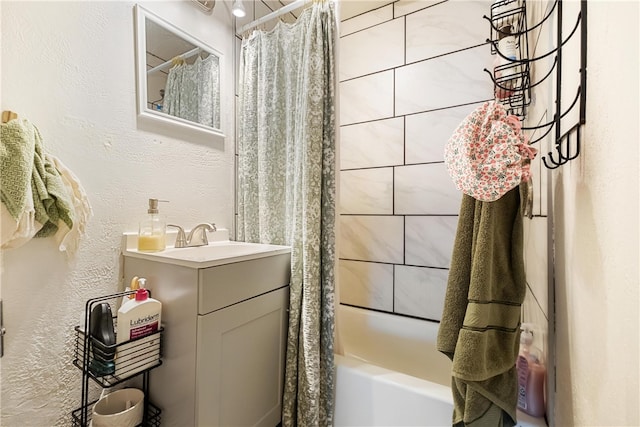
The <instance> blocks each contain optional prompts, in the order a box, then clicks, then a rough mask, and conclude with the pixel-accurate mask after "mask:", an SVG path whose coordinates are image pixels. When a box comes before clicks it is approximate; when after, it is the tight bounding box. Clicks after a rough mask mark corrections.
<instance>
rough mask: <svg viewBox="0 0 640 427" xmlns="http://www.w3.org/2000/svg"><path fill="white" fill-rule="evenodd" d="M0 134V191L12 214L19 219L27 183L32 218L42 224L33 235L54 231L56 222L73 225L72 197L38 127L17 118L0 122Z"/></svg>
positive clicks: (39, 235)
mask: <svg viewBox="0 0 640 427" xmlns="http://www.w3.org/2000/svg"><path fill="white" fill-rule="evenodd" d="M1 135H2V141H1V143H0V164H1V165H2V175H1V178H2V191H1V194H2V202H3V203H4V204H5V206H7V210H8V211H9V213H10V214H11V216H12V217H13V218H15V219H16V220H18V219H19V218H20V216H21V215H22V213H23V211H24V209H25V206H26V195H27V193H28V191H27V186H29V185H31V191H32V194H33V205H34V209H35V220H36V221H37V222H39V223H40V224H42V225H43V227H42V229H40V231H38V233H37V234H36V235H35V237H47V236H50V235H52V234H54V233H55V232H56V231H57V230H58V223H59V221H63V222H64V223H65V224H66V225H67V226H68V227H69V228H72V226H73V204H72V202H71V197H70V195H69V192H68V190H67V188H66V186H65V185H64V182H63V181H62V178H61V177H60V174H59V173H58V170H57V169H56V168H55V166H54V165H53V163H52V162H51V161H50V160H49V159H48V158H47V156H46V154H45V152H44V147H43V143H42V138H41V137H40V132H38V129H36V127H35V126H33V124H31V123H30V122H29V121H28V120H24V119H16V120H11V121H9V122H8V123H4V124H2V134H1ZM5 167H6V169H5Z"/></svg>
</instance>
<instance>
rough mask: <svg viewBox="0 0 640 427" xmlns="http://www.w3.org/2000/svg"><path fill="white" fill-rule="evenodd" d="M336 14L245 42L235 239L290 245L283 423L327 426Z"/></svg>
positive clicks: (327, 12)
mask: <svg viewBox="0 0 640 427" xmlns="http://www.w3.org/2000/svg"><path fill="white" fill-rule="evenodd" d="M334 38H335V14H334V5H333V3H329V2H316V3H314V4H313V6H311V7H309V8H308V9H306V10H304V11H303V12H302V13H301V15H300V17H299V18H298V20H297V22H296V23H295V24H285V23H282V22H280V23H278V25H277V26H276V28H275V29H274V30H272V31H270V32H264V31H256V32H254V33H253V34H252V35H251V36H250V37H248V38H245V39H244V40H243V41H242V49H241V59H240V73H239V74H240V76H239V109H238V117H239V125H238V153H239V166H238V169H239V172H238V177H239V179H238V195H239V196H238V239H239V240H242V241H248V242H261V243H272V244H284V245H290V246H291V247H292V255H291V282H290V314H289V332H288V338H287V354H286V369H285V386H284V398H283V425H284V426H296V425H297V426H300V427H308V426H329V425H332V424H333V421H332V420H333V397H334V396H333V394H334V393H333V392H334V367H333V337H334V287H335V280H334V274H335V273H334V264H335V231H334V228H335V167H336V165H335V70H334V61H335V59H334V44H335V39H334Z"/></svg>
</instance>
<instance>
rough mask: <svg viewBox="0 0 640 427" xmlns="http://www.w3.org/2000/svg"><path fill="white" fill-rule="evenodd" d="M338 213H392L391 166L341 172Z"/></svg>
mask: <svg viewBox="0 0 640 427" xmlns="http://www.w3.org/2000/svg"><path fill="white" fill-rule="evenodd" d="M340 213H343V214H375V215H387V214H388V215H390V214H392V213H393V168H375V169H361V170H351V171H343V172H341V173H340Z"/></svg>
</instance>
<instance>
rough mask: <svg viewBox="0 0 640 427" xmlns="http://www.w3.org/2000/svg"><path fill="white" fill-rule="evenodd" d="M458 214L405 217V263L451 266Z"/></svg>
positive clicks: (426, 265)
mask: <svg viewBox="0 0 640 427" xmlns="http://www.w3.org/2000/svg"><path fill="white" fill-rule="evenodd" d="M457 227H458V217H457V216H408V217H406V218H405V237H404V239H405V263H406V264H409V265H418V266H425V267H441V268H449V265H450V264H451V253H452V251H453V241H454V239H455V236H456V228H457Z"/></svg>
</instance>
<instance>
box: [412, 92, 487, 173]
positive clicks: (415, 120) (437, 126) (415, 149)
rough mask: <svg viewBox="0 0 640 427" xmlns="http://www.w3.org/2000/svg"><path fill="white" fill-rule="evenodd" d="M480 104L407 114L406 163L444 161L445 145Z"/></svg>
mask: <svg viewBox="0 0 640 427" xmlns="http://www.w3.org/2000/svg"><path fill="white" fill-rule="evenodd" d="M478 105H480V104H471V105H465V106H462V107H457V108H447V109H444V110H436V111H430V112H427V113H420V114H411V115H409V116H406V142H405V144H406V163H407V164H411V163H428V162H442V161H444V147H445V145H446V143H447V141H448V140H449V138H450V137H451V135H452V134H453V131H454V130H455V129H456V128H457V127H458V125H459V124H460V123H461V122H462V120H463V119H464V118H465V117H467V115H469V113H470V112H472V111H473V110H474V109H475V108H477V107H478Z"/></svg>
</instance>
